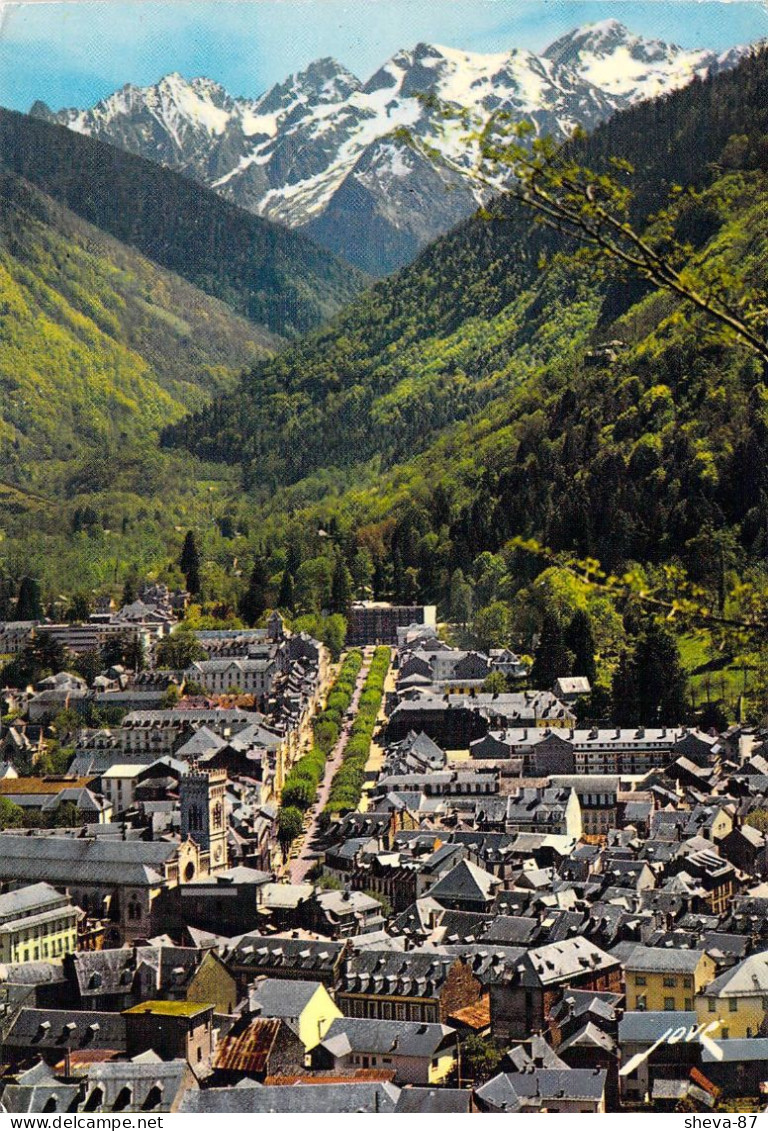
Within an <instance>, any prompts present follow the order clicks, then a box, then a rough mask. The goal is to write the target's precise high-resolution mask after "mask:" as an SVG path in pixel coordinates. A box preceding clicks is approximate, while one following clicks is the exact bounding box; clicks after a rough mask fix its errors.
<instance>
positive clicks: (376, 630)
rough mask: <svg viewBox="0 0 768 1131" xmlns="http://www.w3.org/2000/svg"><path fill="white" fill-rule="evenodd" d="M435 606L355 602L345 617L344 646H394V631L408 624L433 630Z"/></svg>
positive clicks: (395, 639)
mask: <svg viewBox="0 0 768 1131" xmlns="http://www.w3.org/2000/svg"><path fill="white" fill-rule="evenodd" d="M436 617H437V607H436V606H435V605H390V604H389V603H388V602H386V601H355V602H354V603H353V604H352V605H351V606H350V608H349V612H348V614H347V643H348V644H352V645H360V644H397V630H398V628H405V627H406V626H408V625H412V624H423V625H429V626H431V627H434V626H435V623H436Z"/></svg>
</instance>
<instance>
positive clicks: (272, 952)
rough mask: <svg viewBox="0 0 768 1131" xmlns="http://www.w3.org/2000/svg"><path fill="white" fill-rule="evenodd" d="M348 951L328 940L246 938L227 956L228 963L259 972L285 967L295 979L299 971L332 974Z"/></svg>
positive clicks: (342, 944)
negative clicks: (265, 969)
mask: <svg viewBox="0 0 768 1131" xmlns="http://www.w3.org/2000/svg"><path fill="white" fill-rule="evenodd" d="M344 950H345V945H344V943H338V942H328V941H326V940H323V941H322V942H317V941H315V940H312V939H287V938H282V937H279V936H276V937H275V936H273V937H269V938H265V937H263V936H261V935H244V936H243V938H241V939H240V940H239V941H238V942H237V944H236V945H235V947H234V949H233V950H232V951H231V952H230V953H229V955H228V956H227V962H228V963H231V964H233V965H235V966H248V967H251V968H253V969H254V970H256V971H257V970H258V969H259V967H266V968H269V969H278V968H283V969H285V970H286V971H288V972H289V976H295V972H297V971H306V972H307V973H308V974H309V973H313V974H317V973H326V974H332V973H333V971H334V970H335V968H336V966H337V964H338V962H339V959H340V958H341V955H342V953H343V952H344Z"/></svg>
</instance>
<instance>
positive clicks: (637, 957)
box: [624, 946, 716, 1012]
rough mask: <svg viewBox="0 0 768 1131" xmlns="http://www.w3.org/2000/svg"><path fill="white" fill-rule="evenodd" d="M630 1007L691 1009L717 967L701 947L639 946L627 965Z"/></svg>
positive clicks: (629, 1008)
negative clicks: (688, 948) (667, 947)
mask: <svg viewBox="0 0 768 1131" xmlns="http://www.w3.org/2000/svg"><path fill="white" fill-rule="evenodd" d="M624 970H625V980H626V998H627V1009H628V1010H641V1011H642V1010H646V1011H649V1010H654V1011H655V1010H669V1011H672V1012H684V1011H686V1010H687V1011H690V1010H693V1009H694V1008H695V1002H696V995H697V994H698V993H700V992H701V991H702V990H703V989H704V987H705V986H707V985H708V984H709V983H710V982H711V981H712V980H713V978H714V977H715V972H716V967H715V963H714V962H713V960H712V959H711V958H710V957H709V955H708V954H705V953H704V952H703V951H699V950H666V949H662V948H660V947H645V946H639V947H637V948H636V949H635V950H634V951H633V952H632V954H631V955H630V956H629V958H628V959H627V962H626V964H625V967H624Z"/></svg>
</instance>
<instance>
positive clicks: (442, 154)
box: [32, 19, 747, 270]
mask: <svg viewBox="0 0 768 1131" xmlns="http://www.w3.org/2000/svg"><path fill="white" fill-rule="evenodd" d="M746 50H747V49H746V48H733V49H731V50H730V51H728V52H725V53H724V54H723V55H721V56H717V55H715V53H713V52H712V51H708V50H698V51H697V50H688V49H685V48H682V47H679V46H677V45H675V44H667V43H663V42H661V41H660V40H650V39H642V38H640V37H639V36H637V35H634V34H633V33H632V32H631V31H629V30H628V29H627V28H626V27H625V26H624V25H623V24H622V23H621V22H620V21H619V20H616V19H608V20H602V21H600V22H599V23H595V24H588V25H586V26H584V27H580V28H576V29H575V30H574V31H571V32H569V33H568V34H567V35H564V36H561V37H560V38H559V39H557V40H555V42H554V43H552V44H550V46H549V47H548V48H547V49H546V50H545V51H544V52H543V53H542V54H541V55H536V54H534V53H532V52H531V51H528V50H525V49H522V48H512V49H511V50H508V51H504V52H496V53H492V54H480V53H477V52H471V51H466V50H462V49H459V48H455V47H445V46H442V45H440V44H434V43H425V42H420V43H417V44H416V45H415V46H413V47H408V48H403V49H402V50H400V51H397V52H395V54H393V55H392V56H391V58H389V59H388V60H387V61H386V62H384V63H383V64H382V66H381V67H379V69H378V70H377V71H376V72H375V73H374V74H373V75H372V76H371V77H370V78H369V79H368V80H367V81H366V82H361V81H360V79H359V78H358V77H357V76H356V75H354V74H353V73H352V72H351V71H349V70H348V69H347V68H346V67H345V66H343V65H342V64H341V63H339V62H338V61H337V60H336V59H333V58H330V57H327V58H322V59H316V60H314V61H313V62H311V63H309V64H308V65H307V66H306V67H304V68H303V69H302V70H298V71H296V72H295V73H294V74H291V75H289V76H288V77H287V78H286V79H285V80H284V81H283V82H280V83H277V84H275V85H274V86H273V87H271V88H270V89H269V90H267V91H266V92H265V93H263V94H262V95H260V96H258V97H256V98H252V99H248V98H233V97H232V96H231V95H230V94H228V92H227V91H226V90H225V89H224V88H223V87H222V86H220V85H219V84H218V83H216V82H214V81H212V80H211V79H208V78H192V79H187V78H184V77H183V76H182V75H180V74H178V73H173V74H169V75H166V76H165V77H164V78H162V79H161V80H160V81H159V82H158V83H156V84H155V85H154V86H149V87H145V88H140V87H136V86H130V85H128V86H125V87H123V88H122V89H121V90H118V91H116V92H115V93H114V94H112V95H110V96H109V97H108V98H105V99H103V100H102V101H101V102H99V103H97V105H95V106H94V107H92V108H91V109H90V110H61V111H59V112H58V113H56V114H54V113H52V112H51V111H50V110H48V108H47V107H45V106H43V105H41V104H39V103H36V104H35V106H34V107H33V111H32V112H33V113H35V114H37V115H38V116H41V117H47V118H48V119H49V120H52V121H55V122H59V123H61V124H63V125H67V126H69V127H70V128H71V129H75V130H79V131H80V132H82V133H87V134H92V135H93V136H95V137H98V138H100V139H102V140H104V141H109V142H111V143H112V144H114V145H119V146H122V147H123V148H125V149H128V150H130V151H132V152H136V153H140V154H141V155H142V156H145V157H149V158H151V159H153V160H155V161H159V162H162V163H164V164H167V165H171V166H172V167H174V168H176V169H179V170H181V171H182V172H184V173H185V174H186V175H188V176H191V177H194V178H195V179H197V180H199V181H202V182H203V183H204V184H206V185H209V186H210V187H212V188H214V189H215V190H216V191H217V192H219V193H221V194H222V195H224V196H226V197H228V198H229V199H231V200H233V201H234V202H235V203H237V204H239V205H241V206H242V207H244V208H248V209H250V210H251V211H254V212H257V213H259V214H261V215H264V216H267V217H269V218H270V219H272V220H278V221H281V222H283V223H286V224H288V225H290V226H293V227H303V228H305V229H306V230H308V231H309V232H310V234H312V235H313V236H314V237H315V238H316V239H317V240H318V241H319V242H321V243H324V244H326V245H327V246H328V247H330V248H331V249H332V250H334V251H338V252H341V253H342V254H343V255H346V256H347V257H348V258H349V259H351V260H352V261H353V262H355V263H358V264H359V265H361V266H363V267H366V268H368V269H373V270H385V269H391V268H392V267H395V266H397V265H399V264H400V263H402V262H405V261H407V259H409V258H410V257H411V256H412V255H413V254H414V253H415V252H416V251H417V250H418V248H419V247H420V246H422V245H423V244H424V243H426V242H427V241H428V240H429V239H431V238H434V237H435V236H437V235H439V234H440V233H441V232H442V231H445V230H446V228H447V227H449V226H451V225H452V224H454V223H456V222H457V221H458V220H459V219H461V218H462V216H464V215H467V214H468V213H470V212H471V211H472V210H473V208H474V207H476V205H477V203H478V201H479V200H481V199H483V194H484V192H485V189H484V188H483V187H482V186H481V185H480V184H479V183H478V181H477V180H476V179H475V178H474V171H473V164H474V153H473V150H472V146H471V145H470V144H469V143H468V141H467V138H466V136H465V134H466V129H465V127H463V126H462V125H461V123H460V122H458V121H456V122H451V121H446V120H445V119H444V117H443V115H442V114H441V113H440V111H439V110H435V109H434V107H433V105H432V104H431V103H430V102H428V101H425V100H424V98H420V97H419V96H420V95H434V96H435V99H436V101H437V103H438V104H440V103H448V104H451V105H453V106H456V107H462V108H466V109H467V110H469V111H470V114H471V116H472V118H473V120H474V122H475V123H476V124H478V125H481V124H482V123H483V122H484V121H486V120H487V119H488V116H489V115H490V114H491V113H493V112H494V111H497V110H499V109H503V110H505V111H508V113H509V115H510V118H511V119H512V120H513V121H514V120H518V121H519V120H522V119H526V120H528V121H530V122H532V124H533V126H534V128H535V130H536V132H537V134H539V135H543V134H550V135H552V136H553V137H555V138H565V137H567V136H569V135H570V134H571V133H572V132H573V130H574V129H575V127H576V126H582V127H584V128H587V129H590V128H593V127H594V126H596V125H597V124H598V123H599V122H601V121H604V120H605V119H606V118H608V117H609V116H610V115H611V114H613V113H614V112H615V111H616V110H618V109H621V108H623V107H625V106H628V105H630V104H631V103H632V102H635V101H637V100H639V99H643V98H649V97H653V96H655V95H657V94H661V93H664V92H666V91H669V90H673V89H675V88H677V87H680V86H683V85H685V84H686V83H687V82H689V81H690V80H691V79H692V78H693V77H694V76H695V75H703V74H706V73H707V72H709V71H714V70H722V69H725V68H727V67H731V66H735V65H736V63H737V62H738V60H739V58H740V57H741V56H742V55H743V54H744V53H745V52H746Z"/></svg>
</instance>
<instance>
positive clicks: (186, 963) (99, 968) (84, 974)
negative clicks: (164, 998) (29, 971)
mask: <svg viewBox="0 0 768 1131" xmlns="http://www.w3.org/2000/svg"><path fill="white" fill-rule="evenodd" d="M200 958H201V952H200V951H198V950H196V949H194V948H192V947H180V946H137V947H113V948H108V949H106V950H83V951H77V952H76V953H75V954H72V955H68V956H67V958H66V959H65V964H66V968H67V970H68V971H70V972H71V974H72V976H73V977H74V980H75V982H76V984H77V988H78V992H79V993H80V995H81V997H84V998H86V999H87V998H89V997H93V996H94V995H96V996H101V995H114V994H123V995H124V994H130V993H131V992H132V990H133V984H134V980H135V978H136V972H137V970H138V969H139V968H143V969H144V970H146V969H147V968H150V969H152V970H154V976H155V985H156V988H157V989H160V988H162V987H163V986H164V985H166V984H167V983H168V981H169V980H170V979H171V978H172V976H173V971H174V970H179V969H180V968H181V969H184V970H185V971H186V972H187V973H189V972H190V971H191V970H193V969H194V968H195V967H196V966H197V964H198V962H199V961H200Z"/></svg>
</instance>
